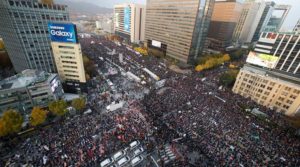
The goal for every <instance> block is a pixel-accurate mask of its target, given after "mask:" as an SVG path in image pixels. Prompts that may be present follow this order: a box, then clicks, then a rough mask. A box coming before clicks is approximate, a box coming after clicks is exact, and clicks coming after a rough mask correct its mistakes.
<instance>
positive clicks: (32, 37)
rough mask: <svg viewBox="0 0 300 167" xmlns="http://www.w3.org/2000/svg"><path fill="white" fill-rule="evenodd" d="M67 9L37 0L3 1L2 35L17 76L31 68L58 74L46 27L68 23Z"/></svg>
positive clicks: (0, 30)
mask: <svg viewBox="0 0 300 167" xmlns="http://www.w3.org/2000/svg"><path fill="white" fill-rule="evenodd" d="M67 9H68V8H67V6H66V5H58V4H53V3H50V4H45V3H42V2H39V1H38V0H1V1H0V22H1V26H0V34H1V36H2V38H3V39H4V42H5V44H6V49H7V52H8V54H9V56H10V59H11V61H12V64H13V66H14V69H15V70H16V71H17V72H21V71H22V70H24V69H28V68H30V69H38V70H43V71H47V72H56V67H55V63H54V58H53V55H52V51H51V47H50V40H49V35H48V34H49V32H48V26H47V24H48V22H49V21H58V22H63V21H68V20H69V14H68V11H67Z"/></svg>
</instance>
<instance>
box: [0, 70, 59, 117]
mask: <svg viewBox="0 0 300 167" xmlns="http://www.w3.org/2000/svg"><path fill="white" fill-rule="evenodd" d="M63 95H64V91H63V89H62V85H61V82H60V79H59V76H58V75H57V74H51V73H47V72H44V71H37V70H29V69H27V70H24V71H22V72H21V73H19V74H17V75H15V76H12V77H9V78H6V79H4V80H2V81H1V82H0V111H1V110H2V111H5V110H6V109H8V108H14V109H17V110H19V111H28V110H31V109H32V108H33V107H34V106H40V107H46V106H47V105H48V103H49V102H50V101H52V100H58V99H60V98H61V97H62V96H63ZM0 115H1V113H0Z"/></svg>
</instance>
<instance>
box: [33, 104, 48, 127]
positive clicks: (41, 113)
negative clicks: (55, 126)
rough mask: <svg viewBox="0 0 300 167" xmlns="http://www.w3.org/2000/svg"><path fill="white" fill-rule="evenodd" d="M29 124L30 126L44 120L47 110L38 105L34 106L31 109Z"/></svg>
mask: <svg viewBox="0 0 300 167" xmlns="http://www.w3.org/2000/svg"><path fill="white" fill-rule="evenodd" d="M30 118H31V119H30V124H31V125H32V126H37V125H40V124H42V123H44V122H45V120H46V118H47V111H45V110H43V109H42V108H40V107H34V108H33V109H32V111H31V116H30Z"/></svg>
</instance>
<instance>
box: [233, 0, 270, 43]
mask: <svg viewBox="0 0 300 167" xmlns="http://www.w3.org/2000/svg"><path fill="white" fill-rule="evenodd" d="M266 7H267V4H266V2H264V1H246V2H245V3H244V5H243V9H242V12H241V15H240V18H239V20H238V23H237V25H236V28H235V30H234V33H233V41H234V42H236V43H241V44H244V43H251V41H252V38H253V36H254V34H255V32H256V29H257V28H258V29H260V27H261V26H262V25H263V24H266V23H267V22H268V19H266V18H267V17H268V16H269V15H270V14H271V13H269V10H265V9H266ZM259 24H260V25H259Z"/></svg>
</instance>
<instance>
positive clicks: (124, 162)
mask: <svg viewBox="0 0 300 167" xmlns="http://www.w3.org/2000/svg"><path fill="white" fill-rule="evenodd" d="M129 160H130V158H129V157H123V158H122V159H120V160H119V161H118V162H117V164H118V166H125V165H126V164H127V163H128V162H129Z"/></svg>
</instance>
